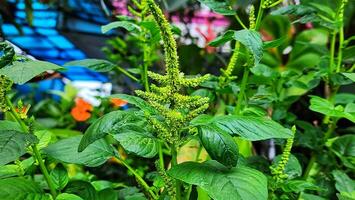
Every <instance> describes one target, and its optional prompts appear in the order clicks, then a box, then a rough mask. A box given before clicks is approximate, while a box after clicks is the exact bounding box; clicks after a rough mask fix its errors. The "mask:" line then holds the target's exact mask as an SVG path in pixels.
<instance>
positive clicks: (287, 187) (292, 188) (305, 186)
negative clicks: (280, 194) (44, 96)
mask: <svg viewBox="0 0 355 200" xmlns="http://www.w3.org/2000/svg"><path fill="white" fill-rule="evenodd" d="M282 190H283V191H285V192H295V193H300V192H303V191H305V190H320V188H319V187H318V186H317V185H314V184H313V183H311V182H308V181H304V180H289V181H287V182H286V183H285V184H283V185H282Z"/></svg>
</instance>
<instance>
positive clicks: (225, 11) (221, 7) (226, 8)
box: [198, 0, 236, 15]
mask: <svg viewBox="0 0 355 200" xmlns="http://www.w3.org/2000/svg"><path fill="white" fill-rule="evenodd" d="M198 1H199V2H200V3H203V4H205V5H206V6H207V7H209V8H210V9H211V10H212V11H213V12H215V13H218V14H221V15H235V14H236V11H235V10H233V9H232V8H231V6H230V5H229V4H228V2H227V1H224V0H223V1H218V0H198Z"/></svg>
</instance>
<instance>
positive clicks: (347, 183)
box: [332, 170, 355, 193]
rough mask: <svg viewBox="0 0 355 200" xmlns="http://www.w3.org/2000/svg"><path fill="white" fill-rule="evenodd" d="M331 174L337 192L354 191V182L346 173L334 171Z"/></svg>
mask: <svg viewBox="0 0 355 200" xmlns="http://www.w3.org/2000/svg"><path fill="white" fill-rule="evenodd" d="M332 174H333V176H334V179H335V188H336V189H337V190H338V191H339V192H348V193H351V192H354V191H355V181H354V180H352V179H351V178H350V177H349V176H348V175H347V174H346V173H344V172H342V171H339V170H334V171H332Z"/></svg>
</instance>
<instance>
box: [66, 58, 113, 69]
mask: <svg viewBox="0 0 355 200" xmlns="http://www.w3.org/2000/svg"><path fill="white" fill-rule="evenodd" d="M64 66H80V67H87V68H89V69H91V70H94V71H96V72H109V71H112V69H114V68H115V67H116V65H115V64H113V63H112V62H109V61H107V60H100V59H83V60H75V61H70V62H67V63H65V64H64Z"/></svg>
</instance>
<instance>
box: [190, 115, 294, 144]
mask: <svg viewBox="0 0 355 200" xmlns="http://www.w3.org/2000/svg"><path fill="white" fill-rule="evenodd" d="M210 123H212V124H215V125H216V126H217V127H219V128H220V129H222V130H224V131H226V132H227V133H229V134H231V135H239V136H241V137H242V138H244V139H246V140H251V141H257V140H266V139H271V138H290V137H291V136H292V132H291V130H289V129H286V128H284V127H282V126H281V125H280V124H278V123H277V122H275V121H273V120H271V119H267V118H265V117H253V116H237V115H226V116H216V117H208V115H200V116H199V117H197V118H195V119H194V120H192V121H191V124H192V125H193V126H200V125H206V124H210Z"/></svg>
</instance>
